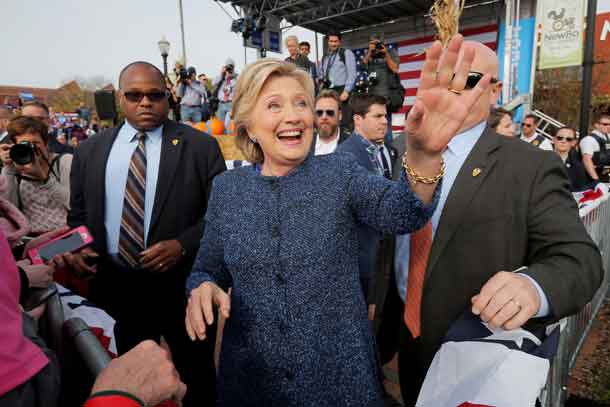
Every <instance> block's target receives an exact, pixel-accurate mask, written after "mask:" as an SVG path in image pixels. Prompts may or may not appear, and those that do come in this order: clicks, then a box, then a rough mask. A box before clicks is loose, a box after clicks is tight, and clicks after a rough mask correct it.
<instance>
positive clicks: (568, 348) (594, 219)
mask: <svg viewBox="0 0 610 407" xmlns="http://www.w3.org/2000/svg"><path fill="white" fill-rule="evenodd" d="M580 216H581V219H582V221H583V223H584V224H585V227H586V228H587V231H588V232H589V235H590V236H591V238H592V239H593V240H594V241H595V243H597V245H598V247H599V250H600V252H601V255H602V260H603V265H604V279H603V282H602V285H601V286H600V288H599V290H598V291H597V293H596V294H595V296H594V297H593V300H591V302H590V303H589V304H587V306H586V307H585V308H584V309H583V310H582V311H581V312H579V313H578V314H576V315H573V316H571V317H569V318H564V319H563V320H562V321H561V326H562V334H561V339H560V342H559V348H558V350H557V355H556V356H555V359H554V361H553V363H552V365H551V370H550V372H549V378H548V383H547V386H546V388H545V389H544V391H543V392H542V394H541V397H540V400H541V404H542V406H544V407H561V406H563V405H564V404H565V402H566V399H567V396H568V381H569V379H570V372H571V371H572V368H573V367H574V364H575V362H576V358H577V356H578V352H579V351H580V348H581V347H582V345H583V343H584V341H585V339H586V338H587V335H588V334H589V330H590V329H591V326H592V324H593V321H594V320H595V316H596V315H597V312H598V311H599V309H600V307H601V306H602V304H603V302H604V299H605V298H606V295H607V293H608V286H609V283H610V278H609V273H608V269H609V266H610V236H609V234H610V200H609V199H608V195H605V196H603V197H602V198H601V199H600V202H599V204H598V205H594V206H593V207H587V208H584V210H583V209H581V211H580Z"/></svg>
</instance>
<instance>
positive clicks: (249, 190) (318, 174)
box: [186, 36, 489, 407]
mask: <svg viewBox="0 0 610 407" xmlns="http://www.w3.org/2000/svg"><path fill="white" fill-rule="evenodd" d="M461 46H462V39H461V37H459V36H458V37H456V38H454V39H453V40H452V41H451V43H450V45H449V48H448V50H447V52H446V53H445V55H444V57H443V62H442V63H441V64H439V59H440V56H441V53H442V49H441V45H440V43H435V44H434V45H433V46H432V48H431V49H430V50H429V51H428V54H427V57H426V62H425V64H424V67H423V68H422V82H421V87H420V90H419V94H418V100H417V102H416V104H415V106H414V108H413V109H412V110H411V112H410V114H409V117H408V119H407V122H406V128H407V131H408V132H409V137H408V142H407V147H408V148H407V153H406V154H405V157H404V161H403V162H404V166H405V172H404V173H403V174H402V177H401V180H400V181H398V182H392V181H388V180H386V179H385V178H383V177H378V176H375V175H370V173H368V172H367V171H366V170H365V169H363V168H361V167H360V166H358V165H357V164H356V163H355V162H354V161H353V160H352V159H351V158H350V156H349V155H342V154H340V153H335V154H332V155H327V156H319V157H314V156H310V155H309V154H308V152H309V150H310V146H311V142H312V135H313V83H312V82H311V79H310V78H309V76H308V75H307V73H306V72H304V71H300V70H298V69H296V67H295V65H293V64H291V63H287V62H281V61H278V60H270V59H264V60H260V61H258V62H256V63H254V64H252V65H250V66H248V67H247V68H246V70H245V71H244V72H243V73H242V75H241V76H240V79H239V81H238V84H237V88H236V93H235V98H234V100H233V117H234V120H235V124H236V129H237V134H238V135H237V143H238V146H239V147H240V149H241V150H242V151H243V152H244V153H245V155H246V156H247V158H248V159H249V160H250V161H252V162H254V163H255V165H253V166H251V167H242V168H239V169H236V170H233V171H229V172H226V173H224V174H222V175H220V176H218V177H217V178H216V179H215V180H214V181H215V182H214V188H213V190H212V194H211V196H210V200H209V206H208V210H207V213H206V227H205V232H204V236H203V238H202V241H201V247H200V249H199V254H198V256H197V260H196V262H195V265H194V268H193V271H192V273H191V275H190V277H189V278H188V281H187V289H188V291H189V293H190V296H189V303H188V307H187V317H186V326H187V331H188V333H189V336H190V337H191V339H193V340H195V339H200V340H202V339H205V338H206V334H205V332H206V324H211V323H213V319H214V316H213V312H212V308H213V306H214V305H216V306H218V307H219V309H220V312H221V313H222V314H223V315H224V316H225V317H226V318H228V319H227V322H226V325H225V328H224V335H223V342H222V349H221V354H220V365H219V377H218V397H219V405H221V406H235V407H238V406H239V407H244V406H282V407H286V406H316V407H322V406H329V407H331V406H332V407H342V406H382V405H383V402H382V399H381V394H382V389H381V384H380V383H381V380H380V378H379V377H378V368H377V361H376V358H375V351H374V344H373V339H372V336H371V332H370V326H369V321H368V319H367V311H366V307H365V302H364V298H363V297H362V293H361V290H360V286H359V284H360V283H359V279H358V241H357V234H356V225H357V223H365V224H367V225H370V226H371V227H373V228H375V229H377V230H379V231H382V232H384V233H391V234H403V233H408V232H411V231H414V230H417V229H418V228H421V227H422V226H423V225H424V224H425V223H426V222H427V221H428V219H429V218H430V216H431V215H432V213H433V210H434V208H435V205H436V201H437V197H438V193H439V191H440V187H438V182H439V181H440V179H441V178H442V174H443V164H442V158H441V153H442V150H443V148H444V147H445V146H446V145H447V143H448V142H449V140H450V139H451V137H453V135H454V134H455V133H456V131H457V129H458V128H459V127H460V125H461V123H462V122H463V120H464V118H465V117H466V114H467V112H468V108H469V107H470V106H471V105H472V104H473V103H475V102H476V100H477V99H478V98H479V97H480V96H481V94H482V93H483V92H484V91H485V88H486V86H487V85H488V83H489V78H484V79H483V80H481V81H480V82H479V85H478V86H477V88H475V89H473V90H469V91H463V89H464V83H465V80H466V76H467V74H468V71H469V67H470V63H471V62H472V52H466V57H465V58H464V59H463V60H462V61H461V62H460V63H459V64H458V63H457V62H458V61H457V55H458V52H459V49H460V47H461ZM436 72H438V75H437V74H436ZM454 72H455V75H454ZM462 91H463V92H462ZM229 288H232V293H231V296H230V297H229V296H228V295H227V293H226V292H227V290H228V289H229ZM209 340H214V338H210V339H209Z"/></svg>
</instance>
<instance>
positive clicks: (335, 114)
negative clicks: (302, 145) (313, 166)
mask: <svg viewBox="0 0 610 407" xmlns="http://www.w3.org/2000/svg"><path fill="white" fill-rule="evenodd" d="M340 104H341V102H340V100H339V94H338V93H337V92H335V91H334V90H330V89H324V90H322V91H321V92H320V94H319V95H318V97H317V98H316V133H315V134H314V139H313V143H312V150H313V153H314V155H326V154H330V153H333V152H334V151H335V150H336V149H337V146H338V145H339V144H341V143H343V142H344V141H345V139H347V138H348V137H349V136H350V134H349V132H347V131H345V130H343V129H341V127H339V123H340V121H341V110H340V109H339V106H340Z"/></svg>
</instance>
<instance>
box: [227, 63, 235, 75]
mask: <svg viewBox="0 0 610 407" xmlns="http://www.w3.org/2000/svg"><path fill="white" fill-rule="evenodd" d="M234 69H235V68H234V67H233V65H227V67H226V68H225V72H226V73H228V74H233V70H234Z"/></svg>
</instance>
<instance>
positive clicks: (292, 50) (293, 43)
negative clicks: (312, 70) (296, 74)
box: [284, 35, 309, 72]
mask: <svg viewBox="0 0 610 407" xmlns="http://www.w3.org/2000/svg"><path fill="white" fill-rule="evenodd" d="M285 42H286V49H287V50H288V56H287V57H286V59H285V60H284V61H286V62H292V63H293V64H295V65H296V66H297V67H299V68H301V69H302V70H304V71H306V72H309V59H307V57H306V56H303V55H301V53H300V50H299V39H298V38H297V36H296V35H289V36H288V37H286V40H285Z"/></svg>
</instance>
